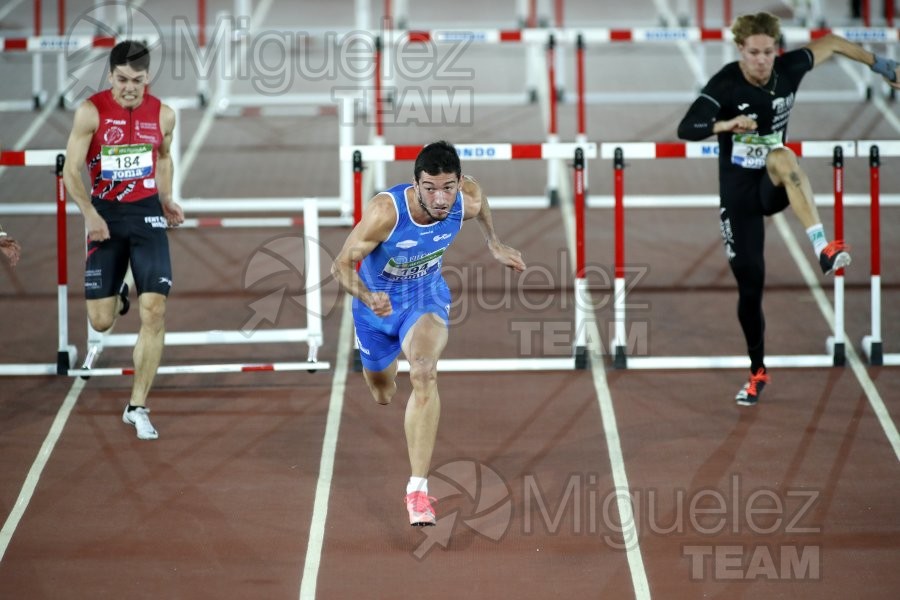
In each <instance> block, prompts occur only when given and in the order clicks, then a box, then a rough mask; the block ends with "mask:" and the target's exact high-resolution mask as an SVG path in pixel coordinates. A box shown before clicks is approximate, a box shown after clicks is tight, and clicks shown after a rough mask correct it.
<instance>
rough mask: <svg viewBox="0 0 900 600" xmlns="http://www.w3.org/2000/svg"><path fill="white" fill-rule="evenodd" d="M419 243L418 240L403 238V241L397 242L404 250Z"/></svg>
mask: <svg viewBox="0 0 900 600" xmlns="http://www.w3.org/2000/svg"><path fill="white" fill-rule="evenodd" d="M418 245H419V242H417V241H416V240H403V241H402V242H397V247H398V248H400V249H402V250H408V249H409V248H412V247H413V246H418Z"/></svg>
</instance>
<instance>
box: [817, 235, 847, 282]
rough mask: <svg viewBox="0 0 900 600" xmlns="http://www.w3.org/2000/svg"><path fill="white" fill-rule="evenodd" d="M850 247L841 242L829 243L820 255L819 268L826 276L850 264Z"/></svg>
mask: <svg viewBox="0 0 900 600" xmlns="http://www.w3.org/2000/svg"><path fill="white" fill-rule="evenodd" d="M849 250H850V247H849V246H847V245H845V244H844V242H843V241H841V240H834V241H833V242H829V244H828V245H827V246H825V248H824V249H823V250H822V252H821V253H819V266H820V267H822V272H823V273H824V274H826V275H831V274H832V273H834V272H835V271H837V270H838V269H841V268H843V267H846V266H847V265H849V264H850V252H849Z"/></svg>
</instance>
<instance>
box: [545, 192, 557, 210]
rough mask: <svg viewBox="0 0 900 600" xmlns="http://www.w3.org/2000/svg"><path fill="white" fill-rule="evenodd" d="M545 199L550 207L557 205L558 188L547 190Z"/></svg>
mask: <svg viewBox="0 0 900 600" xmlns="http://www.w3.org/2000/svg"><path fill="white" fill-rule="evenodd" d="M547 201H548V202H549V203H550V207H551V208H556V207H557V206H559V190H557V189H552V190H547Z"/></svg>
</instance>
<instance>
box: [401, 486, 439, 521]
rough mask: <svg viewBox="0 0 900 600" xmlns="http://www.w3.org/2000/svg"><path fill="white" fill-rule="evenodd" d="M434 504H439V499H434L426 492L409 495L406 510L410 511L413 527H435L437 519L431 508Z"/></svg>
mask: <svg viewBox="0 0 900 600" xmlns="http://www.w3.org/2000/svg"><path fill="white" fill-rule="evenodd" d="M432 502H437V498H432V497H431V496H429V495H428V494H426V493H425V492H413V493H411V494H407V495H406V510H407V511H409V524H410V525H412V526H413V527H424V526H428V525H434V524H435V522H436V520H437V519H436V517H435V516H434V508H433V507H432V506H431V503H432Z"/></svg>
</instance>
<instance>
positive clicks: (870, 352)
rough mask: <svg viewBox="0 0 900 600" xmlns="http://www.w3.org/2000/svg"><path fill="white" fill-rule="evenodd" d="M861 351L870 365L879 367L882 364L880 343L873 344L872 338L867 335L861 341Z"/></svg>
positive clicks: (882, 350) (882, 356) (882, 357)
mask: <svg viewBox="0 0 900 600" xmlns="http://www.w3.org/2000/svg"><path fill="white" fill-rule="evenodd" d="M862 349H863V354H865V355H866V359H868V361H869V364H870V365H872V366H873V367H880V366H882V365H883V364H884V349H883V346H882V343H881V342H880V341H878V342H874V341H872V336H869V335H867V336H865V337H863V339H862Z"/></svg>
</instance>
